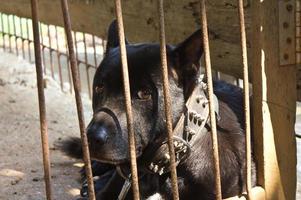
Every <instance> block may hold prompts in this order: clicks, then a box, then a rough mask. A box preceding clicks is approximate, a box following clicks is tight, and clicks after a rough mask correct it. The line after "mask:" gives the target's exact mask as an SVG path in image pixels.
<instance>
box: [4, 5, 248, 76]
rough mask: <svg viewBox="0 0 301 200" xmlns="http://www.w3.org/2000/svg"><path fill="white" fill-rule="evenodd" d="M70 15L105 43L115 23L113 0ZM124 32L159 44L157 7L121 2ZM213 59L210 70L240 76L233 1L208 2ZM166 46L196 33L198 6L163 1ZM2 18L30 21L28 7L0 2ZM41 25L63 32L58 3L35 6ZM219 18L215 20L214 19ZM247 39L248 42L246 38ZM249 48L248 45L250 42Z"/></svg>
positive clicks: (78, 27)
mask: <svg viewBox="0 0 301 200" xmlns="http://www.w3.org/2000/svg"><path fill="white" fill-rule="evenodd" d="M250 1H251V0H245V10H246V25H247V33H248V35H249V32H250V31H249V30H250V15H249V10H250V9H249V7H250ZM69 4H70V12H71V13H70V15H71V19H72V27H73V29H74V30H76V31H82V32H87V33H91V34H95V35H97V36H100V37H102V38H105V37H106V32H107V28H108V25H109V24H110V22H111V21H112V20H113V19H114V18H115V13H114V1H112V0H72V1H69ZM122 4H123V14H124V22H125V32H126V36H127V37H128V39H129V41H131V42H158V38H159V36H158V35H159V30H158V28H159V24H158V14H157V5H156V1H153V0H144V1H141V0H131V1H123V2H122ZM207 4H208V5H207V8H208V24H209V31H210V37H211V40H210V47H211V58H212V64H213V67H214V69H217V70H219V71H221V72H224V73H227V74H231V75H233V76H236V77H241V76H242V67H241V51H240V46H239V25H238V12H237V5H236V4H237V1H236V0H224V1H220V0H211V1H208V3H207ZM164 7H165V18H166V36H167V41H168V42H169V43H172V44H177V43H179V42H181V41H182V40H184V39H185V38H186V37H188V36H189V35H190V34H192V33H193V32H194V31H195V30H196V29H198V28H199V27H200V16H199V8H200V5H199V3H198V1H195V0H194V1H193V0H181V1H180V0H178V1H176V0H166V1H165V6H164ZM0 12H3V13H7V14H14V15H17V16H21V17H26V18H30V17H31V14H30V1H28V0H14V1H8V0H0ZM39 12H40V20H41V21H42V22H44V23H46V24H54V25H59V26H62V25H63V24H62V23H63V19H62V13H61V9H60V1H59V0H52V1H49V0H39ZM217 13H218V14H217ZM248 39H249V37H248ZM248 46H250V42H248Z"/></svg>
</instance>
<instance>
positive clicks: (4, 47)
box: [1, 13, 6, 51]
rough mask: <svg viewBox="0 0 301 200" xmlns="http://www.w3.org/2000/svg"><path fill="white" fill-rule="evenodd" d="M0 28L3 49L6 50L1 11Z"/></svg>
mask: <svg viewBox="0 0 301 200" xmlns="http://www.w3.org/2000/svg"><path fill="white" fill-rule="evenodd" d="M1 30H2V40H3V50H4V51H5V50H6V42H5V30H4V21H3V13H1Z"/></svg>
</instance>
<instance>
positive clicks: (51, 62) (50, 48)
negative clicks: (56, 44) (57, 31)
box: [47, 24, 54, 78]
mask: <svg viewBox="0 0 301 200" xmlns="http://www.w3.org/2000/svg"><path fill="white" fill-rule="evenodd" d="M47 35H48V42H49V56H50V58H49V59H50V70H51V76H52V78H54V69H53V58H52V44H51V34H50V28H49V25H48V24H47Z"/></svg>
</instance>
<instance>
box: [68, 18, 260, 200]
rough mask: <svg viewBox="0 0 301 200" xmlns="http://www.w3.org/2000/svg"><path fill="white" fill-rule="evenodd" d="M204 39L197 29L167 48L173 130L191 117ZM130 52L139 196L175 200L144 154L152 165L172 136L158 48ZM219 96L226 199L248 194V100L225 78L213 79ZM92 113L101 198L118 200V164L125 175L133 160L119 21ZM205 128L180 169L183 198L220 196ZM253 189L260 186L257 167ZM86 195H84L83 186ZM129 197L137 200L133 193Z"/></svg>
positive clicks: (73, 147) (73, 149)
mask: <svg viewBox="0 0 301 200" xmlns="http://www.w3.org/2000/svg"><path fill="white" fill-rule="evenodd" d="M201 34H202V33H201V31H196V32H195V33H194V34H193V35H191V36H190V37H189V38H187V39H186V40H185V41H183V42H182V43H180V44H179V45H177V46H171V45H168V46H167V56H168V67H169V84H170V87H169V88H170V94H171V101H172V111H173V116H172V118H173V123H174V126H176V124H177V122H178V120H179V119H180V118H181V115H182V113H184V112H185V102H186V101H187V100H188V99H189V97H190V96H191V95H192V93H193V91H194V88H195V87H197V84H198V83H197V79H198V77H199V76H198V71H199V60H200V57H201V56H202V53H203V49H202V40H201ZM126 48H127V58H128V66H129V77H130V85H131V96H132V110H133V116H134V127H135V136H136V153H137V160H138V170H139V176H140V177H141V178H140V181H139V184H140V193H141V198H142V199H147V198H149V197H150V196H152V195H153V199H166V200H167V199H172V193H171V183H170V178H169V173H168V172H167V173H163V168H162V169H161V170H162V171H161V172H160V173H151V172H150V171H149V170H147V167H146V166H145V165H146V163H147V162H146V161H145V157H147V158H146V160H147V159H148V160H152V156H151V155H153V154H147V152H149V150H150V149H156V148H155V147H158V141H161V142H162V141H164V140H166V137H167V134H166V128H165V122H164V121H165V120H164V119H165V116H164V102H163V90H162V81H161V80H162V77H161V67H160V47H159V45H158V44H149V43H144V44H128V43H127V45H126ZM214 93H215V95H216V96H217V98H218V107H219V108H218V118H219V120H217V130H218V142H219V154H220V155H219V156H220V169H221V182H222V195H223V198H226V197H231V196H234V195H239V194H240V193H241V192H243V191H244V185H245V180H244V174H245V171H244V166H245V139H244V130H243V129H244V125H243V124H244V117H243V116H244V115H243V97H242V92H241V89H239V88H238V87H236V86H233V85H229V84H227V83H225V82H221V81H215V82H214ZM93 111H94V117H93V119H92V120H91V122H90V124H89V126H88V128H87V136H88V140H89V148H90V153H91V157H92V160H93V161H92V168H93V175H94V176H98V177H99V179H97V180H95V184H96V193H97V199H117V197H118V195H119V192H120V190H121V188H122V186H123V183H124V179H123V178H122V177H121V176H120V175H119V173H117V172H116V166H119V167H120V168H121V171H123V173H124V174H127V173H128V171H129V160H130V159H129V153H128V152H129V149H128V142H127V140H128V134H127V121H126V114H125V105H124V95H123V81H122V74H121V61H120V48H119V40H118V34H117V28H116V23H115V22H113V23H112V24H111V26H110V28H109V34H108V45H107V51H106V55H105V57H104V59H103V61H102V62H101V64H100V66H99V68H98V69H97V71H96V74H95V77H94V82H93ZM203 130H205V131H203V133H202V134H199V135H196V136H194V137H195V139H194V143H193V145H192V146H191V151H190V153H189V155H188V156H186V157H187V158H183V159H182V160H180V163H179V165H178V167H177V174H178V184H179V194H180V199H187V200H190V199H202V200H205V199H214V198H215V190H214V180H215V179H214V170H213V169H214V166H213V155H212V147H211V135H210V127H208V124H206V125H205V127H204V128H203ZM184 143H185V142H183V144H184ZM185 144H186V143H185ZM63 146H64V147H63V148H64V151H65V152H67V154H69V155H71V156H73V157H78V158H79V157H81V148H80V142H79V140H75V139H71V140H68V141H65V142H64V144H63ZM184 146H185V145H184ZM182 147H183V146H182ZM182 147H181V148H182ZM185 148H186V147H185ZM146 155H147V156H146ZM148 164H149V163H148ZM154 168H156V167H154V166H152V169H153V171H155V172H158V169H154ZM253 184H254V185H255V167H254V163H253ZM82 193H83V194H82V195H86V194H84V193H86V190H85V187H84V188H83V190H82ZM126 199H132V194H131V191H129V193H128V195H127V197H126ZM150 199H151V198H150Z"/></svg>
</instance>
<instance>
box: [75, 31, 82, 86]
mask: <svg viewBox="0 0 301 200" xmlns="http://www.w3.org/2000/svg"><path fill="white" fill-rule="evenodd" d="M73 34H74V44H75V53H76V61H77V66H78V77H79V80H81V78H80V76H81V74H80V66H79V57H78V46H77V43H78V41H77V36H76V35H77V34H76V32H75V31H74V32H73ZM79 86H80V90H81V89H82V86H81V83H80V84H79Z"/></svg>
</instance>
